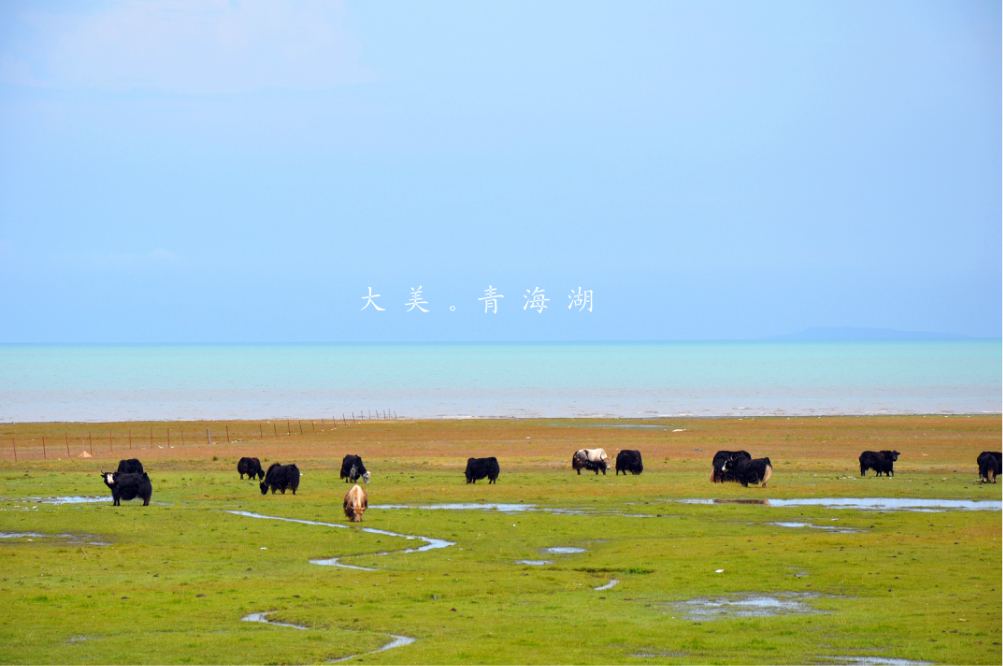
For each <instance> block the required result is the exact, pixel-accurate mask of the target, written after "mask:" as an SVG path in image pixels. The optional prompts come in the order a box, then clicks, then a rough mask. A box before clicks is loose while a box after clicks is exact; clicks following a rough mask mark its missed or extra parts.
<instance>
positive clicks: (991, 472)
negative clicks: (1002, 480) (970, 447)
mask: <svg viewBox="0 0 1003 666" xmlns="http://www.w3.org/2000/svg"><path fill="white" fill-rule="evenodd" d="M1001 461H1003V455H1001V454H1000V452H999V451H983V452H982V453H980V454H979V457H978V458H977V459H976V462H977V463H979V482H982V483H989V480H990V478H991V479H992V482H993V483H996V477H997V476H998V475H999V474H1000V462H1001Z"/></svg>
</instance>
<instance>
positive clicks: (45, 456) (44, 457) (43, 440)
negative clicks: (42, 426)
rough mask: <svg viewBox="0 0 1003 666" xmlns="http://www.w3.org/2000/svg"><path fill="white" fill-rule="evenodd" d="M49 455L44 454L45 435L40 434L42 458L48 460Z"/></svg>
mask: <svg viewBox="0 0 1003 666" xmlns="http://www.w3.org/2000/svg"><path fill="white" fill-rule="evenodd" d="M48 459H49V456H47V455H46V454H45V435H42V460H48Z"/></svg>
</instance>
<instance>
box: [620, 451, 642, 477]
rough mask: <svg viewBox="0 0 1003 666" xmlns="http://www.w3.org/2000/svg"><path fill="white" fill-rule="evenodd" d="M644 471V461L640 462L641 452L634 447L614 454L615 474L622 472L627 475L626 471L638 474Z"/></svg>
mask: <svg viewBox="0 0 1003 666" xmlns="http://www.w3.org/2000/svg"><path fill="white" fill-rule="evenodd" d="M643 471H644V463H642V462H641V452H640V451H638V450H636V449H624V450H623V451H620V453H618V454H616V474H617V476H619V475H620V472H623V475H624V476H627V472H630V473H631V474H640V473H641V472H643Z"/></svg>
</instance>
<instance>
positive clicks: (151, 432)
mask: <svg viewBox="0 0 1003 666" xmlns="http://www.w3.org/2000/svg"><path fill="white" fill-rule="evenodd" d="M150 448H151V449H152V448H153V428H150Z"/></svg>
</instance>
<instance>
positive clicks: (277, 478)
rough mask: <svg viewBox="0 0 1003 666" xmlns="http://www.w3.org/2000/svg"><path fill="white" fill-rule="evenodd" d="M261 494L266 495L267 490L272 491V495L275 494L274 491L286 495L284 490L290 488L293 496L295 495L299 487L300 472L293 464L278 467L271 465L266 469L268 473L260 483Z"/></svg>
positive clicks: (276, 464)
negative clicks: (279, 491)
mask: <svg viewBox="0 0 1003 666" xmlns="http://www.w3.org/2000/svg"><path fill="white" fill-rule="evenodd" d="M259 487H260V488H261V494H262V495H267V494H268V489H269V488H271V489H272V494H273V495H274V494H275V491H276V490H281V491H282V494H283V495H285V494H286V489H287V488H291V489H292V491H293V495H295V494H296V489H297V488H299V487H300V470H299V467H297V466H296V465H295V464H293V465H280V464H279V463H272V466H271V467H269V468H268V472H267V473H266V474H265V480H264V481H262V482H261V484H260V486H259Z"/></svg>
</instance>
